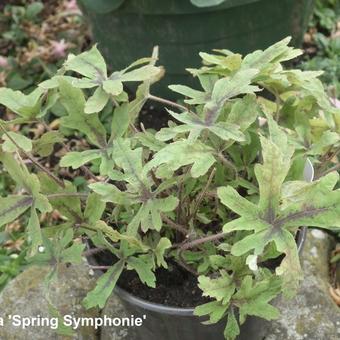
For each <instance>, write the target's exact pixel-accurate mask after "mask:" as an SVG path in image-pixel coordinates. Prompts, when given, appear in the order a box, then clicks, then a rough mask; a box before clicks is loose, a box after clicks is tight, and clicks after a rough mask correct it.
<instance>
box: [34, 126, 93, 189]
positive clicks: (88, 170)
mask: <svg viewBox="0 0 340 340" xmlns="http://www.w3.org/2000/svg"><path fill="white" fill-rule="evenodd" d="M40 123H41V124H43V126H44V128H45V129H46V131H52V129H51V128H50V127H49V126H48V125H47V124H46V123H45V122H44V121H43V120H40ZM61 145H62V146H63V147H64V148H65V149H66V151H67V152H70V151H71V150H70V148H69V147H68V145H67V144H65V143H64V142H61ZM80 169H82V170H83V171H84V173H85V174H86V175H88V176H89V177H90V178H92V179H93V180H95V181H96V182H98V178H97V177H96V175H95V174H94V173H93V172H92V171H91V170H90V169H89V168H88V167H87V166H85V165H81V166H80Z"/></svg>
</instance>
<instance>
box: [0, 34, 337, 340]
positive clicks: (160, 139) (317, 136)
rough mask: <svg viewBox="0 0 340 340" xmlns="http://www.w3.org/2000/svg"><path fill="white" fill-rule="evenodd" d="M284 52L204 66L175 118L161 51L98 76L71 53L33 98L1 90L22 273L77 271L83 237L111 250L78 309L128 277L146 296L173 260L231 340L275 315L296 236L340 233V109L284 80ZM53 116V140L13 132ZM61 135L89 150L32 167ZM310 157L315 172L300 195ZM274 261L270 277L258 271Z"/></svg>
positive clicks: (5, 214) (292, 78) (209, 60)
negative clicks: (307, 230) (24, 255)
mask: <svg viewBox="0 0 340 340" xmlns="http://www.w3.org/2000/svg"><path fill="white" fill-rule="evenodd" d="M289 41H290V39H289V38H287V39H284V40H282V41H280V42H278V43H276V44H274V45H273V46H271V47H269V48H268V49H266V50H264V51H261V50H258V51H255V52H253V53H251V54H249V55H247V56H245V57H242V56H241V55H239V54H234V53H232V52H230V51H228V50H218V51H215V52H214V53H213V54H207V53H201V57H202V60H203V66H202V67H201V68H200V69H189V71H190V72H191V73H192V74H193V75H194V76H196V77H197V78H198V80H199V82H200V84H201V89H192V88H189V87H187V86H184V85H172V86H171V87H170V88H171V90H173V91H175V92H177V93H179V94H182V95H183V96H184V97H185V98H184V104H183V105H182V104H178V103H174V102H171V101H168V100H166V99H163V98H159V97H156V96H154V95H152V94H151V93H150V89H152V85H153V83H155V82H156V81H158V80H159V79H160V78H161V77H162V75H163V69H162V68H161V67H158V66H156V60H157V53H156V50H155V52H154V54H153V56H152V57H151V58H144V59H141V60H138V61H136V62H134V63H133V64H131V65H130V66H128V67H127V68H126V69H124V70H120V71H115V72H113V73H111V74H109V73H108V70H107V66H106V63H105V61H104V59H103V57H102V56H101V54H100V52H99V51H98V49H97V48H96V46H94V47H93V48H92V49H91V50H89V51H87V52H84V53H82V54H80V55H77V56H75V55H69V57H68V59H67V60H66V61H65V63H64V64H63V66H62V68H61V69H60V70H59V71H58V74H57V75H56V76H54V77H52V78H51V79H49V80H47V81H44V82H43V83H40V84H39V85H38V87H37V88H36V89H35V90H34V91H33V92H32V93H30V94H28V95H27V94H23V93H21V92H17V91H13V90H11V89H6V88H2V89H0V103H1V104H3V105H5V106H6V107H7V108H8V109H9V110H11V111H12V112H14V113H15V114H16V117H15V118H14V119H13V120H12V121H1V122H0V128H1V138H2V141H3V142H2V144H1V150H0V161H1V164H2V166H3V167H4V169H6V171H7V172H8V173H9V175H10V177H11V178H12V179H13V181H14V182H15V183H16V187H17V190H16V193H15V194H14V195H11V196H7V197H2V198H1V201H2V202H1V203H2V204H0V225H1V226H3V225H6V224H7V223H10V222H11V221H13V220H15V219H17V218H18V217H19V216H20V215H22V214H23V213H25V212H26V213H27V212H28V213H29V216H30V217H29V221H28V223H27V229H26V230H27V242H28V243H29V245H30V249H29V254H28V260H29V261H30V262H33V263H50V264H51V265H53V266H54V268H56V267H57V266H58V264H59V263H61V262H66V263H79V262H80V261H81V256H82V254H83V252H84V250H85V244H83V243H82V242H80V241H79V240H80V239H82V238H88V239H90V240H91V242H92V243H93V244H94V245H95V247H98V248H104V249H106V250H108V251H110V252H111V253H112V254H113V255H114V256H115V258H116V259H117V261H116V262H115V263H114V264H113V265H112V266H111V267H110V268H109V269H108V271H107V272H106V273H105V274H104V275H102V276H101V277H100V279H99V280H98V283H97V286H96V288H95V289H94V290H93V291H91V292H89V294H88V295H87V297H86V299H85V300H84V304H85V306H86V307H88V308H91V307H95V306H99V307H103V306H104V304H105V302H106V300H107V298H108V297H109V296H110V294H111V292H112V290H113V289H114V287H115V285H116V283H117V281H118V279H119V276H120V275H121V273H122V272H123V271H124V270H134V271H136V273H137V274H138V276H139V278H140V280H141V282H143V283H144V284H145V285H147V286H149V287H155V286H156V284H157V277H156V275H155V273H156V269H157V268H160V267H163V268H167V267H168V262H169V260H171V261H172V262H173V261H175V262H177V264H178V265H180V266H182V267H184V268H185V269H186V270H188V271H190V272H192V273H193V274H195V275H197V284H198V287H199V288H200V289H201V290H202V295H203V296H206V297H209V298H210V299H211V301H210V302H208V303H206V304H204V305H201V306H198V307H197V308H196V310H195V314H196V315H198V316H203V315H208V316H209V320H210V321H209V322H210V323H216V322H218V321H219V320H221V319H222V318H226V320H227V324H226V329H225V337H226V339H234V338H235V337H236V336H237V335H238V334H239V325H240V324H243V323H244V321H245V320H246V318H247V316H248V315H255V316H259V317H262V318H265V319H268V320H271V319H273V318H276V317H277V316H278V311H277V309H276V308H274V307H273V306H272V305H271V304H270V302H271V301H272V300H273V298H275V297H276V296H278V295H279V294H280V293H283V294H284V295H285V296H287V297H290V296H292V295H294V293H295V292H296V290H297V288H298V285H299V281H300V280H301V278H302V272H301V268H300V263H299V257H298V251H297V245H296V241H295V236H296V234H297V232H298V230H299V228H301V227H319V228H325V229H328V228H331V227H333V228H339V227H340V223H339V221H340V191H339V190H334V186H335V185H336V183H337V181H338V174H337V173H336V172H334V171H331V168H330V167H331V166H332V164H331V162H330V160H332V161H333V160H334V159H335V158H336V155H337V154H338V152H339V148H340V111H339V110H338V109H336V108H335V107H334V106H333V105H332V104H331V102H330V101H329V98H328V96H327V95H326V93H325V91H324V88H323V85H322V83H321V82H320V80H319V79H318V76H319V75H320V72H312V71H307V72H303V71H300V70H296V69H292V70H286V69H284V68H283V66H282V63H283V62H285V61H287V60H290V59H293V58H295V57H297V56H298V55H300V54H301V51H299V50H296V49H293V48H291V47H289V46H288V43H289ZM130 82H137V83H138V84H139V85H138V88H137V91H136V94H135V96H134V97H133V98H132V99H131V97H129V96H128V95H127V93H126V91H125V90H124V85H125V84H126V83H130ZM149 100H153V101H158V102H160V103H163V104H164V105H166V106H171V110H170V109H169V113H170V115H171V116H172V118H173V119H172V120H171V121H169V125H168V127H166V128H163V129H161V130H160V131H158V132H156V131H154V130H152V129H148V130H145V129H144V127H143V125H141V126H140V125H139V124H138V116H139V113H140V111H141V109H142V107H143V105H144V104H145V102H147V101H149ZM57 105H58V106H59V107H60V108H61V111H60V112H61V113H60V119H59V128H58V129H57V130H53V131H47V132H46V133H45V134H44V135H42V136H41V137H40V138H38V139H35V140H32V139H30V138H29V136H24V135H22V134H20V133H18V132H14V131H12V130H11V129H10V127H11V126H12V125H13V124H19V125H23V126H27V125H31V126H35V125H36V124H45V125H46V123H47V121H48V119H49V116H50V111H51V109H52V108H54V107H55V106H57ZM103 112H106V113H107V112H109V116H110V122H109V124H103ZM105 116H107V114H105ZM69 136H77V137H78V138H83V139H85V140H86V143H85V144H84V143H83V144H81V145H80V146H79V147H78V148H74V149H73V150H69V149H66V150H64V151H65V153H64V155H63V156H62V158H61V159H60V160H58V162H57V164H56V165H55V166H54V167H53V168H48V167H47V166H46V165H45V164H44V163H43V162H42V161H43V160H44V159H45V158H46V157H47V156H49V155H51V154H53V150H54V147H55V146H56V145H63V144H64V142H65V141H66V140H67V138H69ZM307 159H310V160H311V161H312V162H313V164H314V166H315V169H316V174H317V179H316V180H315V181H314V182H311V183H309V182H306V181H305V180H304V166H305V163H306V161H307ZM27 160H28V161H27ZM65 168H70V169H72V170H81V171H84V179H85V180H86V185H85V186H84V185H83V186H82V187H84V188H83V189H81V190H80V189H79V187H78V186H76V185H75V183H73V182H72V181H70V180H69V179H65V178H64V177H63V176H61V175H62V173H63V172H62V170H63V169H65ZM53 211H58V212H59V214H60V215H61V216H62V218H61V219H59V220H58V221H57V222H56V223H55V224H52V225H49V226H44V227H43V228H42V227H41V225H40V218H39V216H41V215H45V216H46V215H49V214H51V213H52V212H53ZM280 256H283V260H282V261H281V262H280V264H279V265H278V266H277V267H276V268H274V269H270V267H269V266H266V263H268V261H269V260H271V259H276V258H278V257H280Z"/></svg>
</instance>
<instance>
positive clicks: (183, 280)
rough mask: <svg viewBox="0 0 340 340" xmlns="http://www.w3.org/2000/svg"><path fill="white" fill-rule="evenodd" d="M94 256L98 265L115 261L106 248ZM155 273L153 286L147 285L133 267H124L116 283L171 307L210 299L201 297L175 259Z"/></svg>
mask: <svg viewBox="0 0 340 340" xmlns="http://www.w3.org/2000/svg"><path fill="white" fill-rule="evenodd" d="M93 257H94V259H95V261H96V263H98V264H99V265H105V266H111V265H112V264H113V263H114V262H115V261H116V258H115V257H114V255H113V254H112V253H110V252H108V251H103V252H100V253H98V254H95V255H94V256H93ZM155 275H156V278H157V280H156V288H150V287H147V286H146V285H145V284H143V283H142V282H141V281H140V279H139V277H138V275H137V273H136V272H135V271H134V270H126V271H124V272H123V273H122V275H121V277H120V278H119V280H118V286H119V287H120V288H122V289H124V290H125V291H127V292H129V293H130V294H133V295H134V296H136V297H138V298H140V299H143V300H146V301H149V302H153V303H159V304H162V305H165V306H171V307H180V308H188V307H196V306H198V305H200V304H203V303H206V302H209V301H211V300H210V299H208V298H205V297H202V291H201V290H200V289H199V288H198V287H197V277H196V276H195V275H193V274H191V273H190V272H188V271H186V270H184V269H182V267H180V266H179V265H178V264H176V263H175V262H170V261H168V269H164V268H158V269H157V270H156V273H155Z"/></svg>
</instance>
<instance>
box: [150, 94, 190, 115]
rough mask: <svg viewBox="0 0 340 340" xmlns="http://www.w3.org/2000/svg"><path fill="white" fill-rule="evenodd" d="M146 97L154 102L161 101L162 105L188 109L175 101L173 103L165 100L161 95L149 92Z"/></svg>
mask: <svg viewBox="0 0 340 340" xmlns="http://www.w3.org/2000/svg"><path fill="white" fill-rule="evenodd" d="M147 98H148V99H150V100H153V101H155V102H159V103H162V104H164V105H168V106H172V107H176V108H177V109H180V110H182V111H188V109H187V108H186V107H185V106H183V105H181V104H177V103H175V102H173V101H171V100H167V99H163V98H161V97H157V96H153V95H152V94H149V95H148V97H147Z"/></svg>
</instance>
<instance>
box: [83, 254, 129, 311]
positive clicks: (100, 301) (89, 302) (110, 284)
mask: <svg viewBox="0 0 340 340" xmlns="http://www.w3.org/2000/svg"><path fill="white" fill-rule="evenodd" d="M124 267H125V261H124V260H119V261H118V262H116V263H115V264H114V265H113V266H112V267H111V268H110V269H109V270H108V271H107V272H106V273H105V274H103V275H102V276H101V277H100V278H99V279H98V281H97V285H96V287H95V289H93V290H92V291H91V292H89V293H88V294H87V296H86V298H85V299H84V301H83V304H84V306H85V307H86V308H87V309H89V308H92V307H96V306H98V307H99V308H103V307H104V306H105V303H106V301H107V299H108V298H109V297H110V295H111V294H112V291H113V289H114V287H115V286H116V283H117V281H118V279H119V277H120V275H121V273H122V271H123V269H124Z"/></svg>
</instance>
